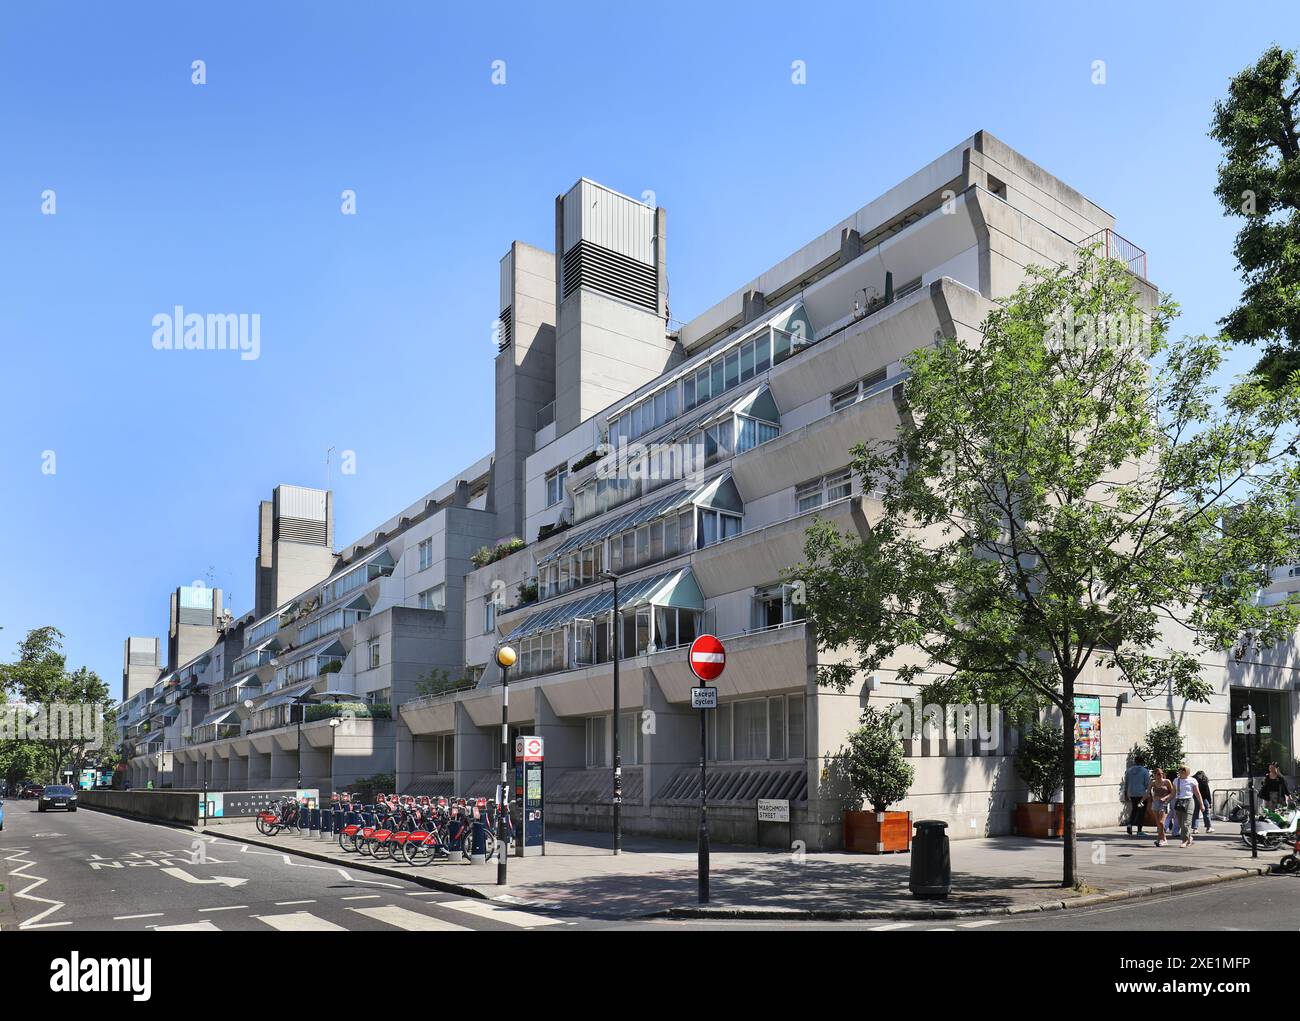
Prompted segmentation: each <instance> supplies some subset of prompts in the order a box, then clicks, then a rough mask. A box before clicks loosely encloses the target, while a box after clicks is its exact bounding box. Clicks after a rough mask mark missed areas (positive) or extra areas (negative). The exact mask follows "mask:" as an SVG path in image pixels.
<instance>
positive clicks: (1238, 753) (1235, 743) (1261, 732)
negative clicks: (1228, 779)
mask: <svg viewBox="0 0 1300 1021" xmlns="http://www.w3.org/2000/svg"><path fill="white" fill-rule="evenodd" d="M1290 702H1291V694H1290V692H1287V691H1265V690H1261V689H1259V688H1233V689H1231V691H1230V692H1229V696H1228V703H1229V712H1228V715H1229V717H1230V718H1231V720H1232V775H1233V776H1245V775H1246V736H1245V735H1244V734H1239V733H1237V722H1236V721H1237V720H1239V719H1240V718H1241V714H1242V713H1243V712H1244V711H1245V709H1246V706H1247V705H1249V706H1250V707H1251V708H1252V709H1254V710H1255V737H1254V738H1253V739H1252V740H1251V744H1252V746H1253V747H1252V748H1251V751H1252V752H1254V753H1255V768H1254V773H1255V776H1256V777H1260V776H1265V775H1267V773H1268V764H1269V763H1270V762H1276V763H1277V764H1278V768H1279V770H1280V771H1281V772H1282V774H1283V775H1284V776H1285V775H1287V774H1289V773H1291V772H1292V769H1293V767H1292V762H1293V761H1294V760H1293V759H1292V758H1291V718H1292V716H1291V705H1290Z"/></svg>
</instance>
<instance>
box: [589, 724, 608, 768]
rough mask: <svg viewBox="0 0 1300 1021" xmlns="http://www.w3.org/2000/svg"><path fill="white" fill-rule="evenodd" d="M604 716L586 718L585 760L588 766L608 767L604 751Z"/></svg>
mask: <svg viewBox="0 0 1300 1021" xmlns="http://www.w3.org/2000/svg"><path fill="white" fill-rule="evenodd" d="M605 720H606V717H604V716H588V717H587V723H586V746H587V754H586V760H587V765H588V766H608V765H609V756H608V755H607V753H606V750H605Z"/></svg>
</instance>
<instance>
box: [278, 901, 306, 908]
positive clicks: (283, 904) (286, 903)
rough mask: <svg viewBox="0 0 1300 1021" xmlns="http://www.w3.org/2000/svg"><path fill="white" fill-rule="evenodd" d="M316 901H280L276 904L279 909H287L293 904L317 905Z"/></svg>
mask: <svg viewBox="0 0 1300 1021" xmlns="http://www.w3.org/2000/svg"><path fill="white" fill-rule="evenodd" d="M315 903H316V902H315V901H314V900H278V901H276V902H275V906H276V907H277V908H287V907H289V906H290V905H291V904H315Z"/></svg>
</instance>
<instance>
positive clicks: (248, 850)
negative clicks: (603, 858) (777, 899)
mask: <svg viewBox="0 0 1300 1021" xmlns="http://www.w3.org/2000/svg"><path fill="white" fill-rule="evenodd" d="M239 853H240V854H265V855H269V856H270V857H272V858H279V859H281V860H282V861H283V862H284V863H285V864H286V865H292V866H293V867H295V868H300V869H333V870H334V871H335V872H337V873H338V874H339V875H340V876H342V877H343V878H344V879H346V880H347V881H348V882H349V883H369V884H370V885H371V886H387V887H391V888H392V889H394V890H400V889H401V888H402V884H401V883H385V882H383V881H382V880H379V879H360V878H358V877H355V876H353V875H352V874H351V873H350V872H348V870H347V869H341V868H339V867H338V866H337V865H309V864H307V862H303V861H291V860H290V858H289V856H288V855H287V854H282V853H280V852H279V851H259V850H256V849H254V848H252V847H249V846H248V845H247V844H241V845H240V847H239ZM692 857H694V856H692Z"/></svg>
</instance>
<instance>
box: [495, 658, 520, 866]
mask: <svg viewBox="0 0 1300 1021" xmlns="http://www.w3.org/2000/svg"><path fill="white" fill-rule="evenodd" d="M516 658H517V657H516V655H515V650H514V649H512V648H511V647H510V646H508V645H503V646H502V647H501V648H499V649H498V650H497V665H498V666H500V667H501V810H500V811H499V812H498V813H497V886H505V885H506V862H507V861H508V860H509V857H510V852H509V851H508V849H507V848H506V813H507V812H509V811H510V795H509V790H510V786H509V785H510V775H509V773H508V772H507V769H508V765H509V760H510V668H511V667H512V666H514V665H515V659H516Z"/></svg>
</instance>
